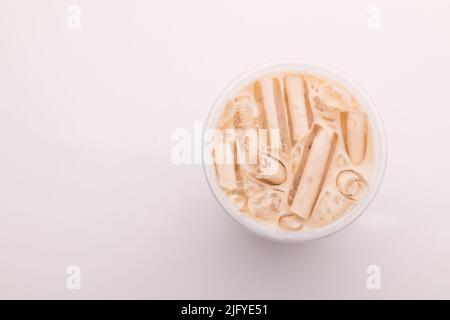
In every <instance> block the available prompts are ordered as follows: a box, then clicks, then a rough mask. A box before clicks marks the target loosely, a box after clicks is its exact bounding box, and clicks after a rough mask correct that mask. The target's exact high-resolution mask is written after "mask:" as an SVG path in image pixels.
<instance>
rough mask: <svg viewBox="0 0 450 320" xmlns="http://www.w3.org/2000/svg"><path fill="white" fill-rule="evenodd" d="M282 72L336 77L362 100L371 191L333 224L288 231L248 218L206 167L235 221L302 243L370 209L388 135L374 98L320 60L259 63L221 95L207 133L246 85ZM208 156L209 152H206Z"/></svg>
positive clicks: (325, 234)
mask: <svg viewBox="0 0 450 320" xmlns="http://www.w3.org/2000/svg"><path fill="white" fill-rule="evenodd" d="M282 72H304V73H311V74H314V75H317V76H319V77H323V78H325V79H330V80H335V81H337V82H338V83H340V84H342V85H343V86H345V87H346V88H347V90H349V91H350V92H351V93H352V94H353V95H354V96H355V97H356V98H357V99H358V101H359V104H360V106H361V107H362V108H363V109H364V111H365V112H366V113H367V116H368V119H369V123H370V125H371V129H372V132H373V148H374V159H373V161H374V163H373V171H372V176H371V178H370V179H369V191H368V192H367V193H366V194H365V195H364V197H363V198H362V199H360V200H359V201H358V203H357V205H356V206H355V207H353V208H352V209H351V210H350V211H348V212H346V213H344V215H343V216H342V217H340V218H339V219H337V220H336V221H334V222H333V223H331V224H328V225H325V226H323V227H320V228H317V229H311V230H305V231H287V230H286V231H285V230H281V229H278V228H274V227H273V226H271V225H266V224H264V223H261V222H259V221H257V220H255V219H253V218H252V217H248V216H246V215H244V214H242V213H241V212H239V211H238V209H237V208H236V207H235V204H234V203H232V202H231V201H230V200H228V199H227V197H226V195H225V193H224V192H223V190H222V189H221V188H220V187H219V185H218V183H217V179H216V175H215V170H214V164H212V163H211V162H210V161H203V168H204V172H205V175H206V179H207V181H208V184H209V187H210V189H211V191H212V193H213V195H214V196H215V198H216V199H217V201H218V202H219V204H220V205H221V206H222V207H223V209H224V210H225V212H227V213H228V214H229V215H230V216H231V217H232V218H233V219H234V220H235V221H237V222H238V223H239V224H240V225H241V226H243V227H244V228H245V229H246V230H247V231H250V232H252V233H253V234H256V235H258V236H260V237H263V238H265V239H268V240H273V241H277V242H283V243H301V242H306V241H311V240H316V239H321V238H325V237H328V236H330V235H332V234H335V233H336V232H338V231H341V230H343V229H344V228H346V227H347V226H349V225H350V224H352V223H353V222H354V221H355V220H356V219H357V218H358V217H360V216H361V215H362V214H363V213H364V212H365V210H366V209H367V208H368V206H369V205H370V203H371V202H372V201H373V199H374V198H375V196H376V194H377V192H378V190H379V188H380V186H381V183H382V180H383V176H384V171H385V167H386V159H387V148H386V136H385V131H384V127H383V123H382V120H381V118H380V115H379V113H378V111H377V109H376V107H375V105H374V103H373V102H372V100H371V99H370V98H369V97H368V96H367V95H366V94H365V93H364V91H363V90H362V89H361V88H360V87H359V86H358V85H356V84H355V82H353V81H352V80H350V79H349V78H348V77H347V76H346V75H344V74H343V73H342V72H340V71H339V72H338V71H335V70H333V69H331V68H329V67H326V66H323V65H319V64H316V63H311V62H305V61H291V60H290V61H277V62H272V63H268V64H264V65H261V66H258V67H256V68H254V69H252V70H250V71H248V72H246V73H244V74H242V75H241V76H240V77H238V78H237V79H236V80H235V81H233V82H232V83H231V84H230V85H228V86H227V87H226V89H225V90H224V91H223V92H222V93H221V94H220V96H219V97H218V98H217V100H216V102H215V104H214V106H213V107H212V109H211V111H210V113H209V116H208V118H207V121H206V125H205V133H206V132H207V130H211V129H214V128H215V126H216V124H217V120H218V119H219V117H220V116H221V113H222V112H223V110H224V107H225V104H226V102H227V101H228V100H229V99H230V98H231V97H233V95H235V94H236V93H237V92H238V91H239V90H240V89H242V88H243V87H244V86H246V85H248V84H250V83H252V82H253V81H255V80H257V79H258V78H260V77H262V76H264V75H267V74H272V73H282ZM208 143H209V141H208V139H206V136H204V140H203V152H204V153H205V152H206V150H210V149H209V148H208V147H209V146H208ZM204 159H205V154H204Z"/></svg>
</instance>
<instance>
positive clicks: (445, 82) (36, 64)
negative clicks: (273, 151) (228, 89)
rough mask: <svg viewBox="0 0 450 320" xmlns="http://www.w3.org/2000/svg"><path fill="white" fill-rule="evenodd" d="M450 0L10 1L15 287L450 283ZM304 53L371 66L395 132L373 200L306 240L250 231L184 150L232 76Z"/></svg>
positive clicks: (410, 287)
mask: <svg viewBox="0 0 450 320" xmlns="http://www.w3.org/2000/svg"><path fill="white" fill-rule="evenodd" d="M69 4H76V5H79V6H80V8H81V29H80V30H78V31H77V30H69V29H67V27H66V19H67V14H66V8H67V6H68V5H69ZM370 5H378V6H379V7H380V9H381V29H380V30H370V29H368V28H367V27H366V22H367V19H368V17H369V15H368V12H367V7H368V6H370ZM449 17H450V2H449V1H446V0H442V1H438V0H428V1H406V0H405V1H392V0H391V1H377V2H368V1H361V0H359V1H356V0H354V1H299V0H292V1H256V0H254V1H238V0H227V1H206V0H205V1H198V0H191V1H125V0H123V1H112V0H108V1H106V0H105V1H99V0H95V1H93V0H89V1H87V0H78V1H72V2H68V1H56V0H55V1H50V0H45V1H17V0H0V298H63V299H72V298H74V299H76V298H254V299H262V298H267V299H271V298H274V299H277V298H295V299H301V298H450V275H449V271H450V249H449V244H450V208H449V207H450V206H449V204H450V195H449V194H448V180H449V178H450V173H449V170H448V164H449V163H450V152H449V150H448V145H449V143H448V136H449V134H450V129H449V122H450V111H449V110H450V105H449V95H448V92H449V84H450V61H449V57H450V41H449V31H450V19H449ZM292 58H295V59H305V60H313V61H316V62H318V63H323V64H326V65H329V66H332V67H335V68H338V69H341V70H344V71H345V73H346V74H348V75H349V76H350V77H351V78H352V79H353V80H355V81H356V82H357V83H359V84H360V85H361V86H362V87H363V88H364V89H365V90H366V92H367V93H368V94H369V95H370V96H371V97H372V98H373V100H374V101H375V103H376V104H377V106H378V108H379V110H380V113H381V116H382V118H383V119H384V123H385V127H386V132H387V138H388V149H389V154H388V166H387V171H386V176H385V180H384V183H383V185H382V188H381V190H380V192H379V194H378V196H377V198H376V199H375V201H374V202H373V204H372V205H371V206H370V207H369V209H368V210H367V211H366V213H365V214H364V215H363V216H362V217H361V218H360V219H359V220H358V221H357V222H356V223H354V224H353V225H352V226H350V227H349V228H347V229H346V230H344V231H343V232H341V233H339V234H338V235H335V236H333V237H331V238H328V239H325V240H321V241H318V242H313V243H308V244H304V245H282V244H277V243H271V242H268V241H266V240H262V239H259V238H256V237H254V236H253V235H251V234H248V233H247V232H245V231H243V230H242V229H241V227H240V226H238V225H237V224H236V223H235V222H234V221H232V220H231V219H230V218H229V217H228V216H227V215H226V214H224V213H223V212H222V209H221V208H220V206H219V205H218V204H217V203H216V201H215V199H214V198H213V196H212V194H211V192H210V190H209V189H208V186H207V183H206V180H205V178H204V175H203V171H202V168H201V166H200V165H181V166H176V165H174V164H173V163H172V162H171V159H170V152H171V148H172V147H173V146H174V145H175V143H174V142H171V140H170V136H171V133H172V132H173V130H175V129H177V128H186V129H188V130H192V126H193V121H194V120H202V121H203V120H205V118H206V116H207V114H208V111H209V109H210V107H211V106H212V104H213V102H214V100H215V98H216V97H217V96H218V95H219V93H220V92H221V90H222V89H224V88H225V86H226V85H227V84H228V83H229V82H230V81H231V80H233V79H234V78H236V77H237V76H238V75H239V74H241V73H242V72H243V71H246V70H248V69H249V68H252V67H254V66H256V65H258V64H261V63H265V62H268V61H272V60H276V59H292ZM71 264H76V265H79V266H80V267H81V270H82V288H81V290H79V291H70V290H68V289H67V288H66V273H65V272H66V267H67V266H68V265H71ZM371 264H376V265H378V266H380V268H381V272H382V288H381V290H368V289H367V287H366V278H367V274H366V268H367V266H369V265H371Z"/></svg>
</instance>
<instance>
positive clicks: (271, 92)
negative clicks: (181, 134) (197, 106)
mask: <svg viewBox="0 0 450 320" xmlns="http://www.w3.org/2000/svg"><path fill="white" fill-rule="evenodd" d="M368 121H369V119H368V117H367V115H366V113H365V112H364V110H363V109H362V107H361V106H360V104H359V102H358V101H357V99H356V98H355V97H354V96H353V95H352V94H351V93H350V92H349V91H348V90H347V89H346V88H344V87H343V86H342V85H340V84H338V83H336V82H334V81H331V80H327V79H324V78H320V77H317V76H315V75H312V74H300V73H283V74H271V75H268V76H266V77H263V78H260V79H258V80H256V81H254V82H253V83H251V84H250V85H249V86H246V87H244V88H242V89H241V90H239V92H238V93H237V94H236V95H235V96H233V97H231V98H230V100H229V101H228V102H227V104H226V105H225V106H224V110H223V113H222V115H221V117H220V118H219V120H218V122H217V125H216V129H218V130H219V132H220V133H221V135H223V137H225V136H226V134H227V133H229V132H230V131H232V130H233V132H235V133H236V135H235V136H234V138H233V139H228V140H226V139H225V138H223V140H221V141H220V142H219V143H217V142H216V143H215V145H216V147H215V148H213V154H212V155H213V158H214V159H215V171H216V177H217V182H218V184H219V186H220V187H221V189H222V190H223V192H225V193H226V194H227V197H228V199H229V201H231V202H232V203H234V205H235V206H236V207H237V209H238V210H239V211H240V212H241V213H242V214H243V215H247V216H250V217H252V218H254V219H256V220H258V221H260V222H261V223H268V224H271V225H273V226H274V227H276V228H282V229H286V230H291V231H299V230H300V231H301V230H308V229H312V228H317V227H321V226H324V225H327V224H330V223H332V222H333V221H335V220H336V219H339V218H340V217H342V216H343V215H344V214H345V213H347V212H348V211H350V210H351V209H352V208H353V207H354V206H355V205H356V204H357V202H358V201H359V200H360V199H361V198H362V197H363V196H364V195H365V193H366V192H367V190H368V188H369V182H370V175H371V171H372V167H373V141H372V139H373V138H372V131H371V125H370V123H369V122H368ZM262 129H266V131H267V132H266V131H264V130H262ZM252 130H253V132H258V133H260V132H263V133H267V135H265V137H266V138H265V139H263V138H262V137H264V135H261V136H260V135H257V136H256V138H255V136H251V135H247V136H246V135H244V134H243V132H252ZM228 137H229V135H228ZM249 137H252V139H250V138H249ZM255 139H256V140H255ZM252 143H253V144H252ZM225 154H226V155H227V156H224V155H225ZM243 155H244V156H243ZM240 157H241V158H240ZM225 158H226V159H227V161H224V160H223V159H225Z"/></svg>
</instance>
